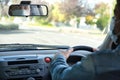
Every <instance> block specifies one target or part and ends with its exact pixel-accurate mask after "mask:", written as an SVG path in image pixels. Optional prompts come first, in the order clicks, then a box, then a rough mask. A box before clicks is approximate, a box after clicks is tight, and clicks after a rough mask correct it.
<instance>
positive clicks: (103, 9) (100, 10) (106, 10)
mask: <svg viewBox="0 0 120 80" xmlns="http://www.w3.org/2000/svg"><path fill="white" fill-rule="evenodd" d="M110 10H111V8H110V6H109V5H108V4H106V3H99V4H97V5H96V7H95V12H96V14H99V17H98V20H97V22H96V25H97V27H98V28H99V29H100V30H103V29H104V28H105V27H107V26H108V23H109V20H110V16H111V13H110Z"/></svg>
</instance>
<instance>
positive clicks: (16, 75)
mask: <svg viewBox="0 0 120 80" xmlns="http://www.w3.org/2000/svg"><path fill="white" fill-rule="evenodd" d="M46 72H48V66H47V63H45V61H44V59H42V58H37V57H36V58H29V59H28V58H19V59H18V58H17V57H16V58H14V60H13V59H9V58H8V59H2V60H0V80H45V78H46V77H47V76H48V73H46ZM46 80H48V79H46Z"/></svg>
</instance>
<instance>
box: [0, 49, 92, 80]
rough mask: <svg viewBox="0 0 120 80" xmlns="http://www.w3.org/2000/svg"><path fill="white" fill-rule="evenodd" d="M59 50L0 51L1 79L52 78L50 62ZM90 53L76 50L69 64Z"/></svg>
mask: <svg viewBox="0 0 120 80" xmlns="http://www.w3.org/2000/svg"><path fill="white" fill-rule="evenodd" d="M64 50H65V49H64ZM56 53H60V51H59V50H26V51H6V52H0V80H51V75H50V73H49V67H50V63H51V61H52V59H53V57H54V54H56ZM88 54H90V52H87V51H75V52H73V53H72V54H71V55H70V57H69V58H68V60H67V62H68V64H69V65H71V64H74V63H76V62H78V61H80V60H81V58H82V57H85V56H86V55H88Z"/></svg>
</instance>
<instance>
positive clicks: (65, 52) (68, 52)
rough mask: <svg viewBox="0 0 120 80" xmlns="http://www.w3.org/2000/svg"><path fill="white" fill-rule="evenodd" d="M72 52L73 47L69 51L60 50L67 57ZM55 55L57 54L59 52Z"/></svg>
mask: <svg viewBox="0 0 120 80" xmlns="http://www.w3.org/2000/svg"><path fill="white" fill-rule="evenodd" d="M72 52H73V48H70V49H68V50H67V51H63V50H60V53H59V54H62V55H63V56H64V57H65V58H66V59H67V58H68V57H69V56H70V54H71V53H72ZM55 56H57V54H56V55H55Z"/></svg>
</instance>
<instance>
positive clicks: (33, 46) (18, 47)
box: [0, 44, 70, 51]
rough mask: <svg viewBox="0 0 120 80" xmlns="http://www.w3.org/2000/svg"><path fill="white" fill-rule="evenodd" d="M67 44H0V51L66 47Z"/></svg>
mask: <svg viewBox="0 0 120 80" xmlns="http://www.w3.org/2000/svg"><path fill="white" fill-rule="evenodd" d="M68 48H70V47H69V46H65V45H63V46H59V45H41V44H0V51H17V50H41V49H42V50H43V49H44V50H46V49H47V50H48V49H49V50H50V49H68Z"/></svg>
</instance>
